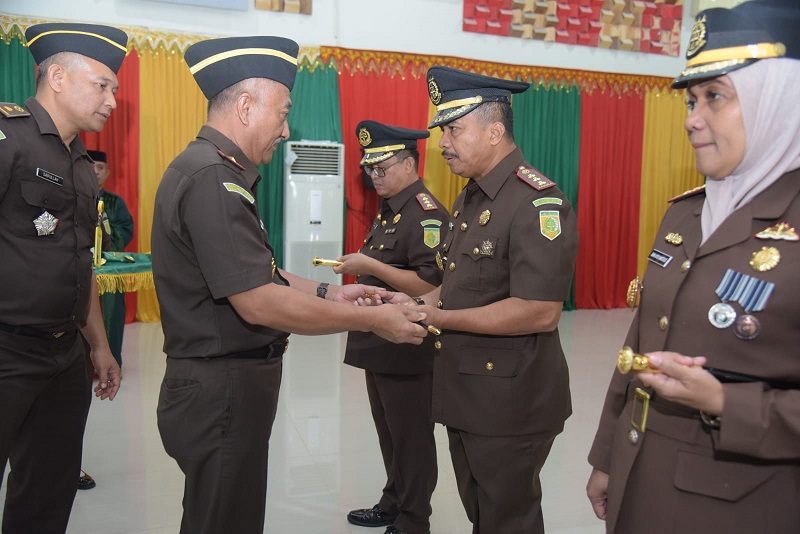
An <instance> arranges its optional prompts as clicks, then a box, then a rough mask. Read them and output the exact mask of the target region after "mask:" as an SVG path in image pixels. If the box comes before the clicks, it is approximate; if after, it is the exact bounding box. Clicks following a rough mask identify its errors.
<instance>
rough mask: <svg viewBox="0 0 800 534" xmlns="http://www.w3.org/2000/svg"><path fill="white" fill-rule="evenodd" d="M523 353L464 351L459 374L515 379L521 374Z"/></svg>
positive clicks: (513, 351)
mask: <svg viewBox="0 0 800 534" xmlns="http://www.w3.org/2000/svg"><path fill="white" fill-rule="evenodd" d="M521 362H522V353H521V352H518V351H515V350H489V349H487V350H480V349H474V348H469V349H465V350H463V352H462V354H461V358H460V361H459V365H458V372H459V373H460V374H466V375H482V376H491V377H497V378H513V377H515V376H517V374H519V368H520V364H521Z"/></svg>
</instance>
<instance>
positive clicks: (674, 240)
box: [664, 232, 683, 246]
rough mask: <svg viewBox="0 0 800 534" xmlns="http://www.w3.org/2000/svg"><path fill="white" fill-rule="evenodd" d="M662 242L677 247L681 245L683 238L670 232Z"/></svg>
mask: <svg viewBox="0 0 800 534" xmlns="http://www.w3.org/2000/svg"><path fill="white" fill-rule="evenodd" d="M664 240H665V241H666V242H667V243H669V244H670V245H675V246H677V245H680V244H681V243H683V236H682V235H681V234H679V233H676V232H670V233H668V234H667V235H666V236H665V237H664Z"/></svg>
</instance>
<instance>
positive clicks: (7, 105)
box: [0, 102, 31, 118]
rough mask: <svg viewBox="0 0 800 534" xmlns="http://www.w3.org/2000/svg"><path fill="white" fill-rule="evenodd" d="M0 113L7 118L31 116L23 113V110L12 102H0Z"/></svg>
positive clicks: (25, 112)
mask: <svg viewBox="0 0 800 534" xmlns="http://www.w3.org/2000/svg"><path fill="white" fill-rule="evenodd" d="M0 113H2V114H3V115H5V116H6V117H8V118H14V117H30V116H31V114H30V113H28V112H27V111H25V108H23V107H22V106H20V105H18V104H14V103H13V102H0Z"/></svg>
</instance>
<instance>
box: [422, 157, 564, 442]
mask: <svg viewBox="0 0 800 534" xmlns="http://www.w3.org/2000/svg"><path fill="white" fill-rule="evenodd" d="M526 169H527V171H526ZM518 173H519V174H518ZM520 176H523V177H524V178H525V179H523V178H521V177H520ZM531 183H533V184H534V185H535V187H534V186H532V185H531ZM537 188H538V189H537ZM451 225H452V226H451V232H450V234H449V235H448V237H447V239H446V241H445V243H444V246H443V249H442V252H441V255H442V258H441V263H442V267H443V269H444V281H443V283H442V287H441V293H440V299H441V304H440V306H441V308H442V309H445V310H457V309H465V308H475V307H480V306H485V305H488V304H491V303H493V302H498V301H501V300H504V299H506V298H509V297H518V298H521V299H527V300H539V301H564V300H566V299H567V297H568V294H569V289H570V285H571V282H572V276H573V273H574V270H575V258H576V255H577V252H578V231H577V221H576V220H575V212H574V211H573V210H572V206H571V205H570V203H569V201H568V200H567V198H566V197H565V196H564V194H563V193H562V192H561V191H560V190H559V189H558V188H557V187H555V186H554V184H553V183H552V182H551V181H550V180H547V179H546V178H544V177H543V176H542V175H541V174H539V173H538V171H535V170H533V169H532V167H531V166H530V165H529V164H528V163H527V162H526V161H525V160H524V158H523V155H522V151H521V150H520V149H519V148H517V149H515V150H514V151H513V152H512V153H511V154H509V155H508V156H507V157H506V158H505V159H504V160H503V161H501V162H500V163H499V164H498V165H497V166H496V167H495V168H494V169H493V170H492V171H491V172H490V173H489V174H487V175H486V176H484V177H483V178H481V179H480V180H479V181H474V180H470V181H469V183H468V184H467V186H466V187H465V188H464V190H463V191H462V192H461V194H460V195H459V196H458V198H457V199H456V202H455V205H454V207H453V213H452V218H451ZM438 342H439V343H440V345H441V349H440V350H439V351H438V354H437V356H436V360H435V363H434V375H433V381H434V382H433V419H434V421H436V422H440V423H442V424H445V425H448V426H451V427H453V428H457V429H459V430H463V431H466V432H472V433H476V434H482V435H489V436H509V435H521V434H532V433H537V432H545V431H553V430H558V429H561V428H562V427H563V423H564V421H565V420H566V418H567V417H569V415H570V414H571V411H572V408H571V402H570V393H569V376H568V370H567V363H566V360H565V358H564V353H563V351H562V350H561V342H560V340H559V337H558V329H556V330H554V331H552V332H543V333H538V334H530V335H524V336H492V335H481V334H471V333H466V332H455V331H444V332H443V334H442V335H441V336H440V337H439V339H438Z"/></svg>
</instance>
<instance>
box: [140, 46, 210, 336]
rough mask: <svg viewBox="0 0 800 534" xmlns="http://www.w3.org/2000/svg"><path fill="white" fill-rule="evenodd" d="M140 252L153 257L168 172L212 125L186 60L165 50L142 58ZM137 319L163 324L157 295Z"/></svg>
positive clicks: (145, 300)
mask: <svg viewBox="0 0 800 534" xmlns="http://www.w3.org/2000/svg"><path fill="white" fill-rule="evenodd" d="M139 71H140V82H139V83H140V85H139V90H140V101H141V116H140V130H139V132H140V134H139V135H140V139H139V219H138V220H139V250H141V251H148V252H149V251H150V234H151V231H152V228H153V207H154V202H155V196H156V189H158V184H159V183H160V181H161V176H162V175H163V174H164V171H165V170H166V168H167V166H168V165H169V164H170V162H171V161H172V160H173V158H175V156H177V155H178V154H179V153H180V152H181V151H182V150H183V149H184V148H186V145H187V144H188V143H189V142H190V141H192V140H193V139H194V138H195V137H196V135H197V132H198V130H199V129H200V127H201V126H202V125H203V123H205V121H206V108H207V105H208V103H207V101H206V99H205V97H204V96H203V93H202V92H201V91H200V89H199V88H198V87H197V84H196V83H195V81H194V79H193V78H192V75H191V74H190V73H189V67H187V66H186V63H185V62H184V61H183V57H182V54H177V53H175V52H174V51H165V50H164V49H159V50H157V51H155V52H151V51H145V52H142V53H141V54H140V63H139ZM136 319H137V320H138V321H143V322H158V321H160V320H161V314H160V311H159V308H158V301H157V299H156V294H155V291H154V290H152V289H150V290H143V291H139V293H138V300H137V308H136Z"/></svg>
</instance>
